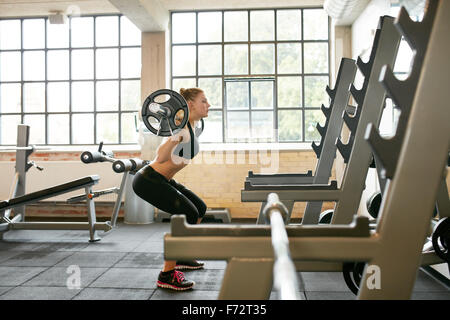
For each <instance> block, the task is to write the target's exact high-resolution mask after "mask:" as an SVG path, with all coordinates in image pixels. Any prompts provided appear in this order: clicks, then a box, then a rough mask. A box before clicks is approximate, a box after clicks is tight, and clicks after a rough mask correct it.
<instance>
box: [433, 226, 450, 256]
mask: <svg viewBox="0 0 450 320" xmlns="http://www.w3.org/2000/svg"><path fill="white" fill-rule="evenodd" d="M431 242H432V244H433V248H434V252H435V253H436V255H437V256H438V257H439V258H441V259H443V260H444V261H445V262H447V263H449V262H450V252H449V248H448V247H449V244H450V218H444V219H442V220H441V221H439V222H438V223H437V224H436V226H435V227H434V230H433V236H432V237H431ZM439 244H440V245H441V246H442V248H441V246H439Z"/></svg>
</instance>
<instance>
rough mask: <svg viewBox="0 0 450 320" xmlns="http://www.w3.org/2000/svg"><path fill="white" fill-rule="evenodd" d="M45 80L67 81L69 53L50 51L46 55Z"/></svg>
mask: <svg viewBox="0 0 450 320" xmlns="http://www.w3.org/2000/svg"><path fill="white" fill-rule="evenodd" d="M47 79H48V80H67V79H69V51H68V50H51V51H48V53H47Z"/></svg>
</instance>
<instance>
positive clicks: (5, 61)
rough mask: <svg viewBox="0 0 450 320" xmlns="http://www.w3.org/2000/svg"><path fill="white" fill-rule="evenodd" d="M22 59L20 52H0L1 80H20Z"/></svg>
mask: <svg viewBox="0 0 450 320" xmlns="http://www.w3.org/2000/svg"><path fill="white" fill-rule="evenodd" d="M21 60H22V59H21V56H20V52H0V81H20V80H21V73H22V62H21Z"/></svg>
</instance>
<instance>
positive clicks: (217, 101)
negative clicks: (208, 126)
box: [198, 78, 222, 108]
mask: <svg viewBox="0 0 450 320" xmlns="http://www.w3.org/2000/svg"><path fill="white" fill-rule="evenodd" d="M198 86H199V88H201V89H203V91H204V92H205V95H206V98H207V99H208V102H209V104H210V105H211V108H222V79H221V78H200V79H198Z"/></svg>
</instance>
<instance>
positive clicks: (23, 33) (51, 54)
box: [0, 15, 141, 145]
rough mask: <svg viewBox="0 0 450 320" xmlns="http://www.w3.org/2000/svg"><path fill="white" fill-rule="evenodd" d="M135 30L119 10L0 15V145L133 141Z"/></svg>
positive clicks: (137, 73)
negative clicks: (24, 133)
mask: <svg viewBox="0 0 450 320" xmlns="http://www.w3.org/2000/svg"><path fill="white" fill-rule="evenodd" d="M140 55H141V32H140V31H139V30H138V29H137V28H136V27H135V26H134V25H133V24H132V23H131V22H130V21H129V20H128V19H127V18H126V17H125V16H122V15H104V16H82V17H71V18H69V20H68V22H67V23H66V24H50V23H49V21H48V18H14V19H10V18H8V19H0V144H1V145H15V144H16V139H17V125H18V124H20V123H24V124H28V125H30V127H31V133H30V144H37V145H47V144H48V145H89V144H98V143H99V142H100V141H103V142H104V143H105V144H119V143H120V144H134V143H136V142H137V133H136V126H135V114H136V112H138V111H139V110H140V108H141V95H140V77H141V59H140Z"/></svg>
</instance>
